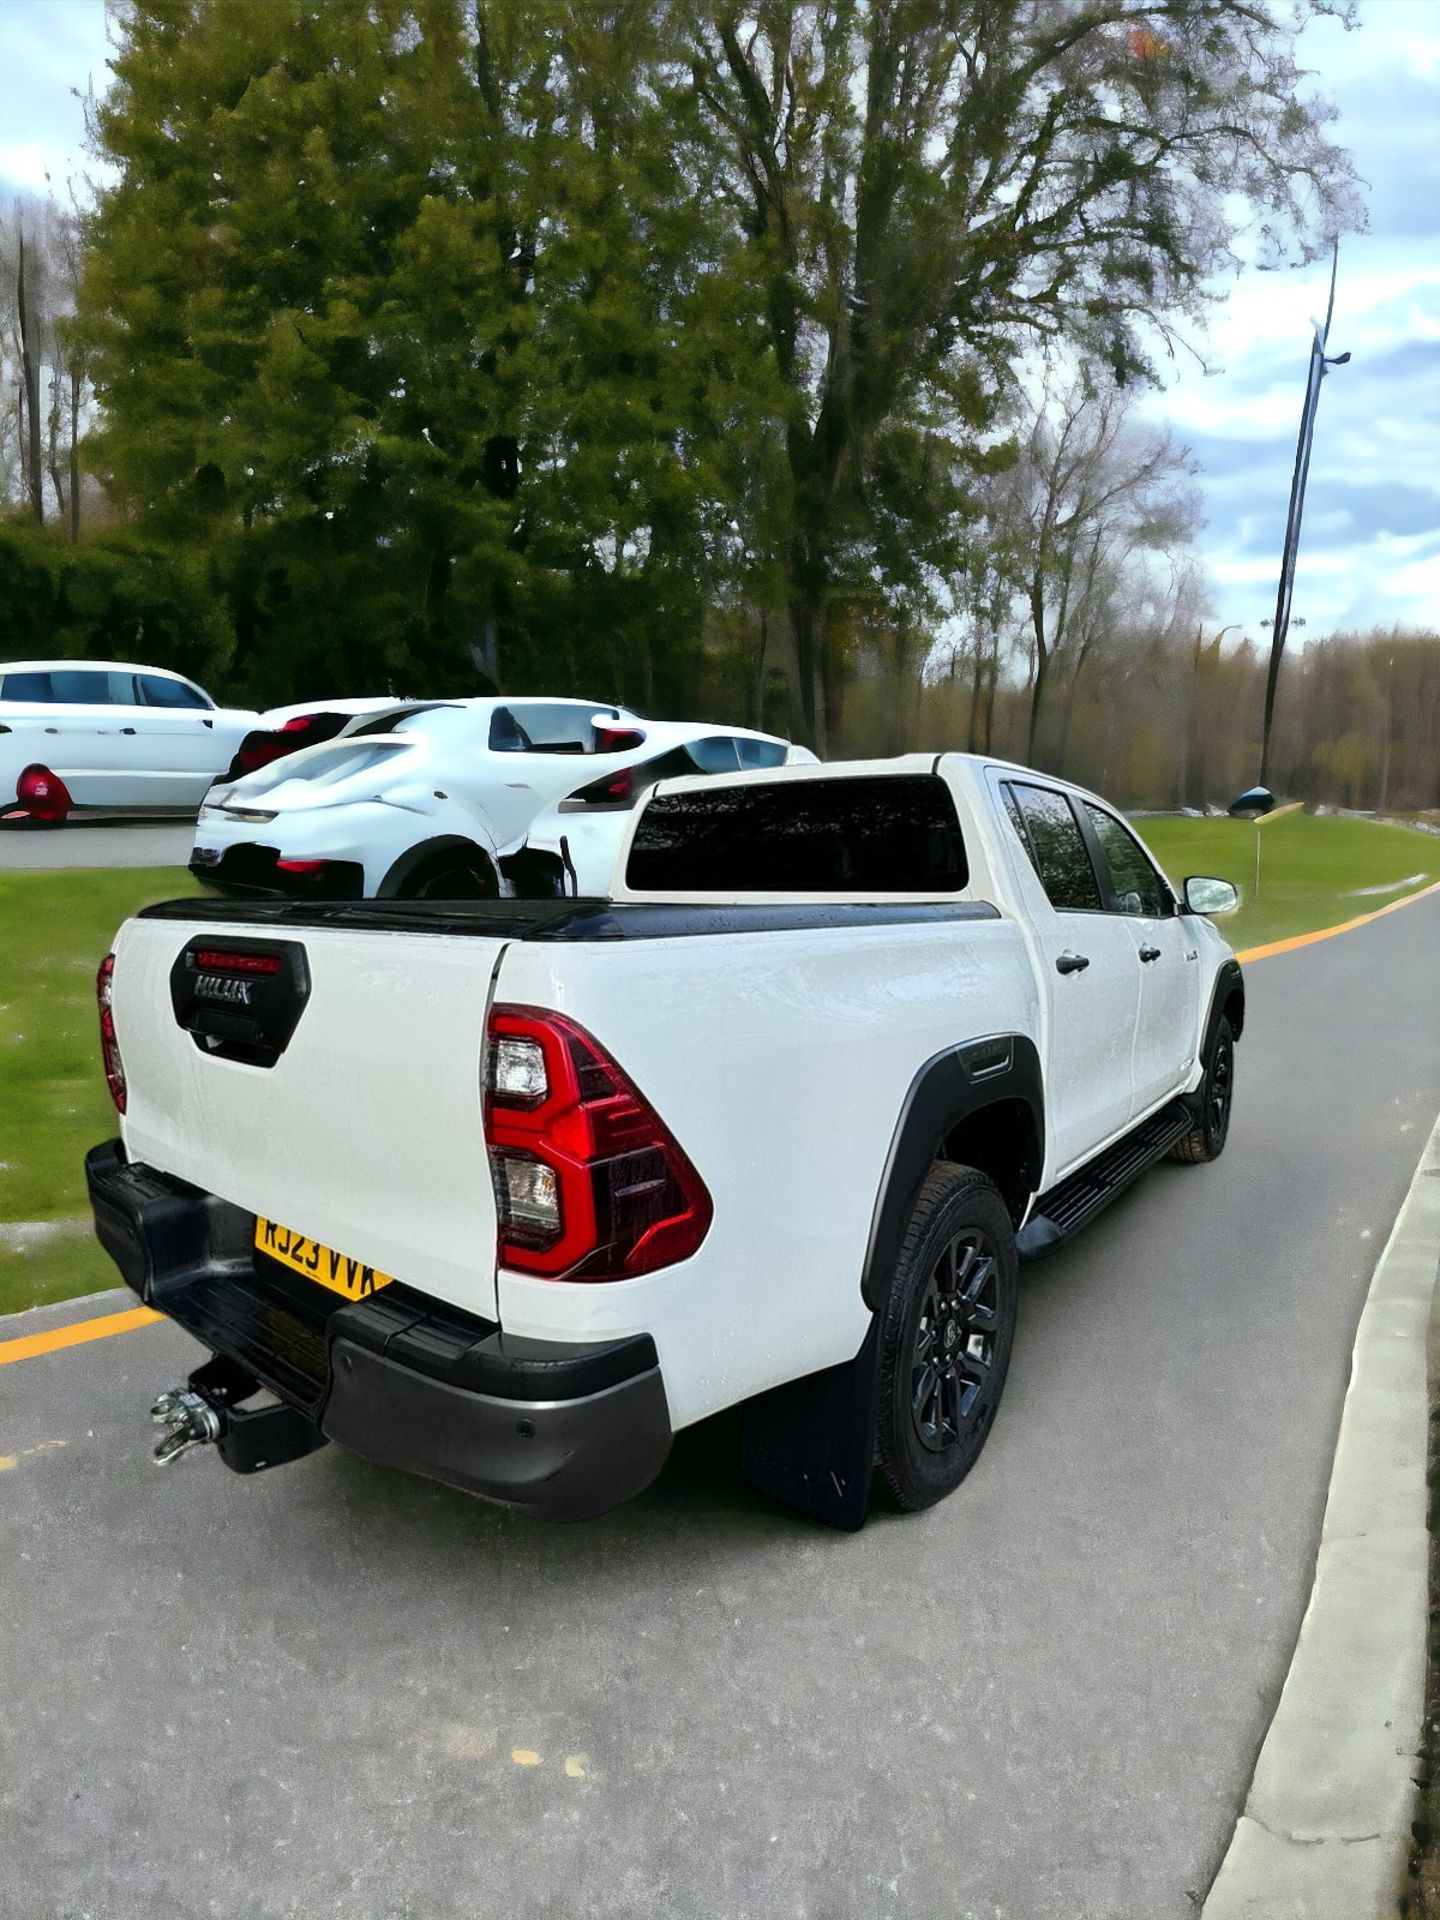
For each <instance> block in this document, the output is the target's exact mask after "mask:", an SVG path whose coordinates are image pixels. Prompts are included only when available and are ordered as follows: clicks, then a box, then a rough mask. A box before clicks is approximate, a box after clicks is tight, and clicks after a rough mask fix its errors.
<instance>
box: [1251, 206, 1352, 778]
mask: <svg viewBox="0 0 1440 1920" xmlns="http://www.w3.org/2000/svg"><path fill="white" fill-rule="evenodd" d="M1339 269H1340V242H1339V241H1338V240H1336V241H1335V243H1334V250H1333V252H1332V254H1331V257H1330V301H1329V304H1328V306H1327V307H1326V309H1325V324H1324V326H1319V327H1316V329H1315V337H1314V339H1313V340H1312V341H1311V343H1310V365H1309V367H1308V368H1307V370H1306V374H1305V404H1304V406H1303V407H1302V408H1301V411H1300V437H1299V439H1298V440H1297V441H1296V443H1295V471H1294V474H1293V476H1292V478H1291V481H1290V511H1289V514H1288V515H1287V516H1286V521H1285V545H1284V549H1283V551H1282V553H1281V557H1280V584H1279V587H1278V588H1277V590H1276V594H1275V630H1274V633H1273V635H1272V637H1271V641H1270V671H1269V674H1268V675H1267V677H1266V681H1265V724H1264V728H1263V730H1262V733H1261V736H1260V784H1261V786H1264V785H1265V784H1266V782H1267V780H1268V778H1269V773H1270V728H1271V724H1272V723H1273V721H1274V718H1275V687H1276V684H1277V682H1278V681H1279V678H1280V661H1281V658H1282V656H1283V654H1284V652H1285V639H1286V636H1287V634H1288V633H1289V631H1290V601H1291V597H1292V596H1293V594H1294V591H1295V558H1296V555H1297V553H1298V551H1299V547H1300V520H1301V516H1302V515H1303V513H1304V511H1305V483H1306V481H1307V479H1308V478H1309V475H1310V447H1311V443H1312V441H1313V440H1314V437H1315V414H1316V411H1317V409H1318V408H1319V405H1320V385H1321V382H1322V381H1323V380H1324V378H1325V374H1326V372H1327V370H1328V369H1329V368H1330V367H1343V366H1344V365H1345V363H1346V362H1347V361H1348V360H1349V358H1350V356H1349V354H1348V353H1340V354H1336V355H1335V356H1334V358H1333V359H1330V358H1327V357H1326V353H1325V348H1326V344H1327V343H1328V341H1329V338H1330V321H1331V317H1332V316H1333V314H1334V312H1335V276H1336V274H1337V273H1338V272H1339Z"/></svg>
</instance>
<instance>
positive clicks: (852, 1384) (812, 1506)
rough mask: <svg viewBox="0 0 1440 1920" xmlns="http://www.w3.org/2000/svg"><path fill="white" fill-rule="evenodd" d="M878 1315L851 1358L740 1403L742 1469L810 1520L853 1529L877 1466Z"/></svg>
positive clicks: (865, 1506)
mask: <svg viewBox="0 0 1440 1920" xmlns="http://www.w3.org/2000/svg"><path fill="white" fill-rule="evenodd" d="M878 1357H879V1320H878V1317H877V1318H876V1319H873V1320H872V1321H871V1323H870V1331H869V1333H868V1334H867V1335H866V1336H865V1343H864V1345H863V1346H862V1347H861V1349H860V1351H859V1353H857V1354H856V1356H855V1358H854V1359H853V1360H847V1361H846V1362H845V1363H844V1364H843V1365H842V1366H838V1367H827V1368H826V1369H825V1371H824V1372H823V1373H811V1374H807V1375H806V1376H805V1378H804V1379H803V1380H791V1381H788V1382H787V1383H786V1384H785V1385H784V1386H783V1387H773V1388H772V1389H771V1390H770V1392H769V1393H762V1394H758V1395H757V1396H756V1397H755V1399H753V1400H748V1401H747V1402H746V1403H745V1410H744V1413H743V1415H742V1420H741V1428H740V1471H741V1472H742V1473H743V1474H744V1476H745V1478H746V1479H747V1480H748V1481H749V1482H750V1484H751V1486H753V1487H758V1488H759V1489H760V1491H761V1492H762V1493H768V1494H769V1495H770V1497H771V1498H772V1499H774V1500H780V1501H783V1503H784V1504H785V1505H786V1506H787V1507H793V1508H794V1510H795V1511H796V1512H797V1513H803V1514H804V1515H805V1516H806V1518H807V1519H810V1520H819V1521H821V1522H822V1523H823V1524H824V1525H825V1526H827V1527H837V1528H839V1530H840V1531H841V1532H843V1533H858V1532H859V1530H860V1528H861V1527H863V1526H864V1524H865V1515H866V1511H867V1510H868V1508H869V1504H870V1476H871V1472H872V1470H873V1468H874V1464H875V1392H876V1382H877V1377H878V1366H877V1361H878Z"/></svg>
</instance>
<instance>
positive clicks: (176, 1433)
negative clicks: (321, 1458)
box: [150, 1354, 325, 1473]
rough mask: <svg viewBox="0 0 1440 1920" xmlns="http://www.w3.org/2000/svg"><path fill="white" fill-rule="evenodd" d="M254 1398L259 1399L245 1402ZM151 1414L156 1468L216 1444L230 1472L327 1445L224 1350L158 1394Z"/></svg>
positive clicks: (295, 1457)
mask: <svg viewBox="0 0 1440 1920" xmlns="http://www.w3.org/2000/svg"><path fill="white" fill-rule="evenodd" d="M257 1399H259V1400H261V1401H262V1402H263V1404H260V1405H256V1406H252V1405H250V1404H248V1403H249V1402H251V1401H254V1400H257ZM150 1418H151V1419H152V1420H153V1421H154V1422H155V1425H156V1426H157V1427H158V1428H159V1429H160V1436H159V1438H158V1439H157V1440H156V1442H155V1452H154V1460H155V1464H156V1466H157V1467H168V1466H169V1465H170V1463H171V1461H172V1460H179V1459H180V1458H181V1456H182V1455H184V1454H187V1453H193V1452H194V1451H195V1450H196V1448H197V1447H215V1448H216V1449H217V1450H218V1452H219V1455H220V1458H221V1459H222V1460H223V1461H224V1462H225V1465H226V1466H227V1467H229V1468H230V1470H231V1472H232V1473H259V1472H261V1471H262V1469H264V1468H265V1467H279V1466H284V1465H285V1464H286V1462H287V1461H290V1460H299V1459H301V1458H302V1457H303V1456H304V1455H305V1454H307V1453H313V1452H314V1451H315V1449H316V1448H317V1447H323V1446H324V1444H325V1435H324V1434H323V1433H322V1432H321V1431H320V1429H319V1427H318V1426H316V1425H315V1423H314V1421H312V1420H307V1419H306V1417H305V1415H304V1414H303V1413H301V1412H300V1410H299V1409H298V1408H297V1407H292V1406H289V1405H288V1404H287V1403H286V1402H285V1401H283V1400H277V1399H276V1398H275V1397H274V1396H273V1395H272V1394H269V1393H268V1392H267V1390H266V1388H265V1387H264V1386H263V1385H262V1384H261V1382H260V1381H259V1380H257V1379H256V1378H255V1376H254V1374H252V1373H249V1372H247V1371H246V1369H245V1368H244V1367H242V1366H239V1365H238V1364H237V1363H236V1362H235V1361H233V1360H227V1359H226V1358H225V1356H224V1355H223V1354H216V1355H214V1356H213V1357H212V1358H211V1359H209V1360H207V1361H206V1363H205V1365H204V1366H203V1367H197V1368H196V1369H195V1371H194V1373H192V1374H191V1376H190V1378H189V1379H188V1380H187V1381H186V1383H185V1385H184V1386H183V1387H172V1388H171V1389H170V1391H169V1392H168V1393H162V1394H161V1395H160V1397H159V1398H158V1399H157V1400H156V1402H155V1404H154V1406H153V1407H151V1409H150Z"/></svg>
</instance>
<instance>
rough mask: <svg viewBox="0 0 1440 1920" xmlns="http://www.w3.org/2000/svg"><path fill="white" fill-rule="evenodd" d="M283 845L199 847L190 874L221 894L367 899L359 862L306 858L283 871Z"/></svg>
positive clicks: (250, 842)
mask: <svg viewBox="0 0 1440 1920" xmlns="http://www.w3.org/2000/svg"><path fill="white" fill-rule="evenodd" d="M281 858H282V856H281V853H280V849H279V848H278V847H266V846H261V845H259V844H258V843H257V842H256V841H253V840H243V841H239V842H237V843H236V844H235V845H233V846H229V847H225V848H223V849H222V848H219V847H203V846H197V847H196V848H195V849H194V851H193V852H192V853H191V855H190V871H191V873H192V874H193V875H194V877H195V878H196V879H197V880H198V881H199V882H200V884H201V886H203V887H208V888H210V889H211V890H212V891H213V892H215V893H221V894H241V895H243V894H266V895H273V894H279V895H281V896H282V897H283V898H285V899H287V900H362V899H363V898H364V897H365V869H364V867H362V866H361V865H360V863H359V862H358V861H356V860H316V861H311V860H306V861H304V862H302V863H301V864H300V866H299V867H295V866H291V867H283V866H281V865H280V860H281Z"/></svg>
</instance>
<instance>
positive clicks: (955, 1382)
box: [875, 1164, 1018, 1513]
mask: <svg viewBox="0 0 1440 1920" xmlns="http://www.w3.org/2000/svg"><path fill="white" fill-rule="evenodd" d="M1017 1270H1018V1262H1017V1260H1016V1255H1015V1231H1014V1227H1013V1225H1012V1224H1011V1220H1010V1212H1009V1209H1008V1208H1007V1207H1006V1205H1005V1202H1004V1201H1003V1200H1002V1199H1001V1198H1000V1194H999V1192H998V1191H997V1189H996V1187H995V1186H994V1184H993V1183H992V1182H991V1181H990V1180H987V1179H986V1177H985V1175H984V1174H983V1173H977V1172H976V1170H975V1169H974V1168H973V1167H957V1166H950V1165H945V1164H937V1165H936V1166H934V1167H932V1168H931V1170H930V1172H929V1173H928V1174H927V1175H926V1177H925V1184H924V1185H923V1186H922V1187H921V1189H920V1194H919V1197H918V1198H917V1200H916V1202H915V1209H914V1212H913V1213H912V1214H911V1216H910V1221H909V1224H908V1226H907V1227H906V1229H905V1238H904V1240H903V1241H902V1243H901V1247H900V1257H899V1259H898V1260H897V1262H896V1265H895V1272H894V1275H893V1277H892V1280H891V1284H890V1291H889V1294H888V1296H887V1298H886V1301H885V1306H884V1308H883V1310H882V1320H881V1327H880V1360H879V1367H880V1372H879V1383H878V1394H877V1407H876V1433H875V1464H876V1466H877V1467H878V1468H879V1470H880V1473H881V1475H882V1477H883V1479H884V1481H885V1483H886V1485H887V1486H888V1487H889V1489H890V1493H891V1496H892V1498H893V1500H894V1502H895V1504H896V1506H897V1507H899V1508H900V1510H901V1511H902V1512H904V1513H917V1512H919V1511H920V1510H921V1509H922V1508H924V1507H929V1506H933V1505H934V1504H935V1502H936V1501H937V1500H943V1499H944V1497H945V1495H946V1494H947V1493H953V1492H954V1490H955V1488H956V1487H958V1486H959V1484H960V1482H961V1481H962V1480H963V1479H964V1478H965V1476H966V1474H967V1473H968V1472H969V1471H970V1469H971V1467H973V1466H974V1464H975V1462H976V1461H977V1460H978V1459H979V1457H980V1452H981V1449H982V1448H983V1447H984V1445H985V1442H986V1440H987V1438H988V1437H989V1433H990V1428H991V1426H992V1425H993V1424H994V1419H995V1412H996V1409H997V1407H998V1406H999V1404H1000V1395H1001V1393H1002V1391H1003V1389H1004V1386H1005V1374H1006V1370H1007V1369H1008V1367H1009V1365H1010V1349H1011V1346H1012V1345H1013V1343H1014V1338H1015V1305H1016V1276H1017ZM967 1302H968V1307H967V1305H966V1303H967ZM937 1351H938V1352H939V1353H940V1355H941V1357H942V1364H941V1365H940V1366H938V1367H937V1366H936V1365H935V1364H934V1363H933V1362H932V1361H930V1360H929V1359H928V1358H927V1356H928V1355H930V1354H932V1353H935V1352H937Z"/></svg>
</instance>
